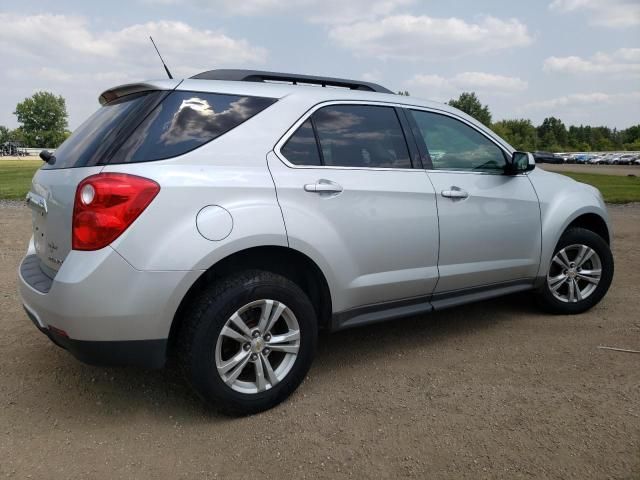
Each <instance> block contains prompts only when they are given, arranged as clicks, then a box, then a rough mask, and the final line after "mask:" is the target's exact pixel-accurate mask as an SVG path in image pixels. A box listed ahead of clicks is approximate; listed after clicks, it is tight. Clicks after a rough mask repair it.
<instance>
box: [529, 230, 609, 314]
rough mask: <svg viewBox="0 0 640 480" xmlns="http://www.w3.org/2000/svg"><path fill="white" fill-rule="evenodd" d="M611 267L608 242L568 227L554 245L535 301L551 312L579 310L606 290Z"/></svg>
mask: <svg viewBox="0 0 640 480" xmlns="http://www.w3.org/2000/svg"><path fill="white" fill-rule="evenodd" d="M613 268H614V267H613V256H612V255H611V250H610V249H609V245H607V243H606V242H605V241H604V240H603V239H602V238H601V237H600V236H599V235H597V234H595V233H594V232H592V231H590V230H586V229H584V228H571V229H569V230H567V231H566V232H565V233H564V234H563V235H562V237H561V238H560V241H559V242H558V245H557V246H556V249H555V251H554V253H553V257H552V259H551V263H550V265H549V266H548V268H547V275H546V281H545V282H544V284H543V285H542V286H541V287H540V288H539V289H538V291H537V295H536V296H537V299H538V302H539V303H540V305H541V306H542V307H543V308H545V309H546V310H548V311H550V312H552V313H559V314H575V313H582V312H584V311H586V310H588V309H590V308H591V307H593V306H594V305H595V304H597V303H598V302H599V301H600V300H601V299H602V297H604V295H605V294H606V293H607V291H608V290H609V286H610V285H611V280H612V278H613Z"/></svg>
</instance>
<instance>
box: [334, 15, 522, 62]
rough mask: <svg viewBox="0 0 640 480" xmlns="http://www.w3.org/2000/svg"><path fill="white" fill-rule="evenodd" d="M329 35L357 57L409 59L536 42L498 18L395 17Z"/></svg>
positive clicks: (513, 22) (512, 21)
mask: <svg viewBox="0 0 640 480" xmlns="http://www.w3.org/2000/svg"><path fill="white" fill-rule="evenodd" d="M329 36H330V38H331V39H332V40H334V41H335V42H336V43H337V44H338V45H340V46H342V47H344V48H347V49H349V50H351V51H353V52H354V53H355V54H357V55H361V56H365V57H374V58H378V59H389V58H399V59H407V60H420V59H425V58H429V59H431V58H451V57H459V56H464V55H473V54H478V53H485V52H490V51H496V50H503V49H507V48H513V47H522V46H526V45H529V44H530V43H531V42H532V38H531V36H530V35H529V32H528V31H527V27H526V25H524V24H522V23H520V22H519V21H518V20H516V19H509V20H501V19H498V18H495V17H484V18H483V19H482V20H480V21H479V22H478V23H469V22H467V21H465V20H462V19H459V18H434V17H428V16H425V15H422V16H414V15H392V16H387V17H384V18H380V19H377V20H365V21H358V22H356V23H353V24H349V25H338V26H335V27H333V28H331V29H330V30H329Z"/></svg>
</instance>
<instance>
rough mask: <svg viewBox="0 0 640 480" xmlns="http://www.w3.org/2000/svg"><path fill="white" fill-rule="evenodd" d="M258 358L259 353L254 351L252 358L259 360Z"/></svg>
mask: <svg viewBox="0 0 640 480" xmlns="http://www.w3.org/2000/svg"><path fill="white" fill-rule="evenodd" d="M257 359H258V354H257V353H252V354H251V360H254V361H255V360H257Z"/></svg>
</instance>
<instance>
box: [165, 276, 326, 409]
mask: <svg viewBox="0 0 640 480" xmlns="http://www.w3.org/2000/svg"><path fill="white" fill-rule="evenodd" d="M262 299H271V300H275V301H278V302H282V303H284V304H285V305H286V306H287V307H289V309H290V310H291V311H292V312H293V314H294V315H295V317H296V319H297V322H298V325H299V331H300V344H299V350H298V353H297V357H296V358H295V362H294V363H293V366H292V367H291V370H290V371H289V373H288V374H287V375H286V376H285V377H284V378H283V379H282V380H280V382H279V383H277V384H276V385H275V386H273V387H272V388H270V389H268V390H265V391H262V392H258V393H241V392H238V391H236V390H233V389H232V388H231V387H230V386H228V385H227V384H226V383H225V382H224V381H223V379H222V378H221V377H220V375H219V374H218V370H217V368H216V362H215V348H216V342H217V340H218V337H219V334H220V332H221V330H222V328H223V327H224V326H225V323H226V322H227V320H229V318H230V317H231V315H233V314H234V312H236V311H237V310H238V309H240V308H241V307H243V306H245V305H247V304H249V303H250V302H253V301H257V300H262ZM317 337H318V322H317V319H316V314H315V310H314V308H313V305H312V304H311V302H310V301H309V298H308V297H307V295H306V294H305V293H304V292H303V291H302V290H301V289H300V287H298V286H297V285H296V284H295V283H293V282H292V281H290V280H289V279H287V278H285V277H283V276H280V275H276V274H274V273H271V272H266V271H260V270H250V271H244V272H240V273H238V274H235V275H232V276H229V277H227V278H224V279H221V280H219V281H216V282H215V283H213V284H212V285H210V286H209V287H208V288H206V289H205V291H204V292H203V293H202V294H201V295H200V296H199V297H198V298H197V299H196V300H195V301H194V302H193V304H192V306H191V308H189V309H188V310H187V311H186V312H185V316H184V317H183V319H182V326H181V329H180V332H179V337H178V342H177V359H178V361H179V363H180V365H181V368H182V369H183V371H184V373H185V376H186V378H187V381H188V382H189V383H190V384H191V386H192V387H193V388H194V389H195V391H196V392H197V393H198V394H199V395H200V396H201V397H202V398H203V399H204V400H205V402H207V403H208V404H209V405H211V406H212V407H213V408H214V409H216V410H218V411H221V412H222V413H225V414H227V415H250V414H253V413H257V412H261V411H263V410H267V409H269V408H272V407H274V406H276V405H277V404H279V403H280V402H282V401H283V400H285V399H286V398H287V397H288V396H289V395H291V393H292V392H293V391H294V390H295V389H296V388H297V387H298V386H299V385H300V383H301V382H302V381H303V380H304V378H305V376H306V374H307V372H308V371H309V367H310V366H311V362H312V361H313V357H314V355H315V352H316V345H317Z"/></svg>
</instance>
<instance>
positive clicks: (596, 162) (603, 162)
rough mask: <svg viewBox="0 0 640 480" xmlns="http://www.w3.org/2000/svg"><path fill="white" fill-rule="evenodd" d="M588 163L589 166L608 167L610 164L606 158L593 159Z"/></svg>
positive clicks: (597, 157) (596, 157)
mask: <svg viewBox="0 0 640 480" xmlns="http://www.w3.org/2000/svg"><path fill="white" fill-rule="evenodd" d="M587 163H589V165H607V164H608V163H609V162H608V160H607V158H606V157H600V156H595V157H591V158H590V159H589V161H588V162H587Z"/></svg>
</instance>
